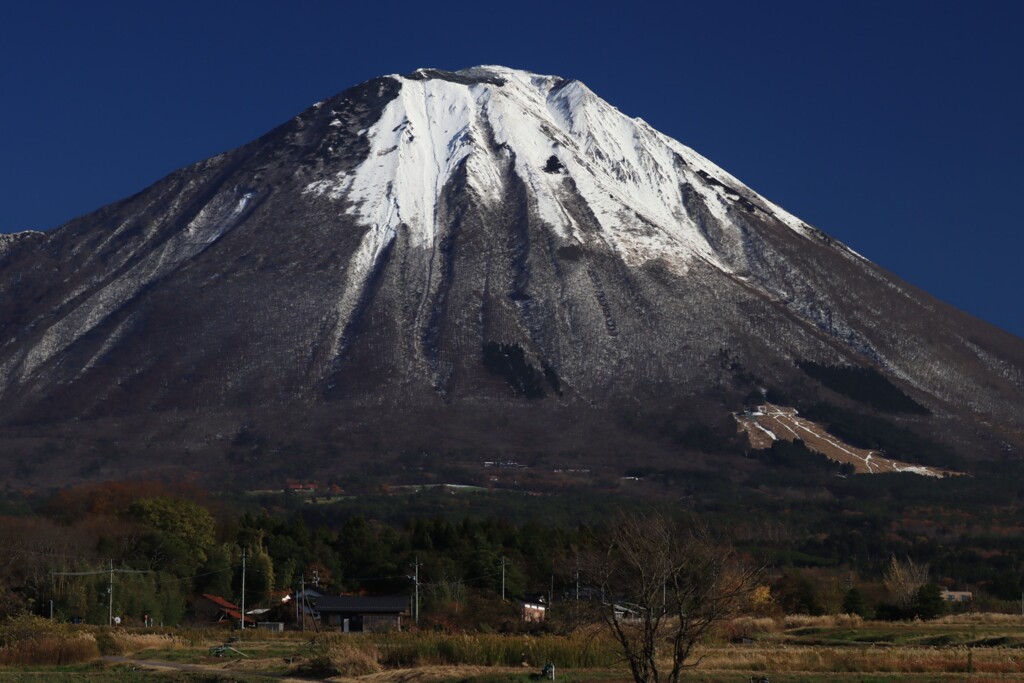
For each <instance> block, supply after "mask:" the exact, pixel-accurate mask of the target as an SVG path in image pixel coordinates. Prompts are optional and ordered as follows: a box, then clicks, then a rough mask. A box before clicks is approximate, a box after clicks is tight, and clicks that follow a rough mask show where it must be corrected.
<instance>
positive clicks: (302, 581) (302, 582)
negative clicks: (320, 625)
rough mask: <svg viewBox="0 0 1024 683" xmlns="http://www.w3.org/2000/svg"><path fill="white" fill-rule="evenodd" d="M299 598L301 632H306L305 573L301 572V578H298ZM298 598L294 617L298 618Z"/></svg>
mask: <svg viewBox="0 0 1024 683" xmlns="http://www.w3.org/2000/svg"><path fill="white" fill-rule="evenodd" d="M299 586H300V588H299V595H300V596H301V597H300V598H299V600H301V601H302V632H303V633H305V632H306V575H305V574H303V575H302V578H301V579H299ZM299 600H296V601H295V618H296V619H298V618H299Z"/></svg>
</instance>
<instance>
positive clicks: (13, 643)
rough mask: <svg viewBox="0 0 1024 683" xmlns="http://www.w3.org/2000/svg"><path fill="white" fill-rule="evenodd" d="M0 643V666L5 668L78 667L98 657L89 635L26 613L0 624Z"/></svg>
mask: <svg viewBox="0 0 1024 683" xmlns="http://www.w3.org/2000/svg"><path fill="white" fill-rule="evenodd" d="M0 643H2V646H0V664H2V665H7V666H11V665H15V666H32V665H55V666H60V665H64V664H79V663H82V662H88V661H92V660H94V659H98V658H99V656H100V650H99V646H98V645H97V643H96V639H95V638H94V637H93V635H92V634H91V633H89V632H87V631H85V630H82V629H78V628H75V627H73V626H72V625H71V624H66V623H63V622H54V621H51V620H49V619H43V618H42V617H37V616H33V615H30V614H25V615H20V616H17V617H11V618H8V619H6V620H4V621H3V622H2V623H0Z"/></svg>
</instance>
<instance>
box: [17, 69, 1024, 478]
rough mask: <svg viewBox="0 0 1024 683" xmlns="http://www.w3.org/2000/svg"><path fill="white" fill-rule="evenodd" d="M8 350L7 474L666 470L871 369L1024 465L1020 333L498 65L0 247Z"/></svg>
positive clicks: (962, 440)
mask: <svg viewBox="0 0 1024 683" xmlns="http://www.w3.org/2000/svg"><path fill="white" fill-rule="evenodd" d="M0 326H2V329H3V336H2V341H0V405H2V407H3V412H2V415H3V416H4V417H3V420H4V423H5V424H6V425H7V430H6V432H5V434H6V436H5V437H4V438H5V439H6V441H5V443H6V444H7V445H6V450H7V452H8V453H9V454H18V455H19V456H20V457H24V456H25V455H32V456H34V457H35V456H38V457H42V455H46V454H47V453H49V454H50V455H47V456H46V457H52V458H56V459H57V461H59V455H54V453H56V454H60V453H63V454H65V455H67V456H68V458H71V457H72V456H73V457H74V458H77V459H81V458H83V457H85V456H84V455H82V454H86V453H93V454H94V455H97V457H99V458H100V460H96V459H95V458H94V459H93V460H91V461H90V462H93V465H91V467H93V468H94V469H93V470H92V472H93V473H96V472H97V471H100V470H102V462H101V460H102V456H103V452H102V451H103V449H104V448H106V449H108V450H111V451H112V452H118V453H121V454H122V455H123V456H125V457H127V458H129V459H133V458H134V459H136V462H137V465H138V466H139V467H143V468H145V467H150V466H153V464H154V462H153V458H154V457H157V456H156V455H154V456H153V457H147V456H146V453H152V454H159V457H160V458H163V457H164V456H167V455H176V456H177V455H181V454H185V455H181V457H182V458H183V460H182V462H184V463H185V464H186V465H187V466H189V467H216V466H217V465H218V463H219V462H221V461H220V460H219V459H218V458H219V457H220V456H222V455H224V454H225V453H227V454H229V455H230V453H231V452H233V449H234V450H237V449H238V447H239V444H240V443H242V444H245V443H247V441H246V439H248V438H253V439H260V438H270V439H271V440H276V442H284V441H301V442H303V443H304V444H306V446H304V447H308V448H311V449H313V451H315V452H317V453H326V454H331V455H330V458H332V459H331V460H324V459H322V458H321V459H320V460H319V461H318V462H319V464H320V465H323V466H324V467H333V466H334V465H338V464H341V463H343V462H346V461H350V460H359V459H363V458H367V457H375V456H376V455H378V454H379V453H381V452H392V453H397V452H399V451H402V450H403V449H416V448H424V449H429V450H440V451H449V452H461V453H464V454H468V453H472V454H480V453H518V454H524V453H526V454H535V455H536V454H566V453H575V454H577V455H578V456H581V457H585V456H586V455H587V454H592V455H593V456H594V457H619V456H620V455H621V456H625V455H626V454H627V453H628V454H629V457H630V458H634V457H635V453H636V452H637V451H641V452H646V453H647V454H648V455H649V457H652V458H655V457H680V454H681V453H682V452H683V450H684V449H683V448H681V446H680V445H679V444H678V443H673V442H672V441H671V439H670V440H668V441H665V440H660V437H658V436H657V435H656V434H652V433H651V430H650V429H649V425H650V424H660V423H661V422H660V421H662V419H663V417H665V416H669V417H671V419H673V420H677V419H679V418H680V416H686V419H687V420H690V421H704V422H710V423H712V424H718V423H719V422H721V421H722V420H724V419H725V416H727V415H728V413H729V411H730V410H732V409H735V408H736V407H737V406H738V405H739V403H740V401H741V399H742V397H743V396H744V395H745V394H746V393H749V392H750V391H751V390H754V389H756V388H758V387H765V388H776V389H784V390H786V391H790V392H798V393H799V392H808V391H810V392H812V393H813V394H814V395H815V396H819V395H820V396H826V397H829V396H831V398H832V399H836V400H842V399H838V397H836V396H835V395H831V394H829V393H828V392H827V391H826V390H824V389H823V388H822V387H821V386H820V385H818V384H817V383H816V382H815V381H814V380H812V379H811V378H810V377H808V376H807V375H805V373H804V372H803V371H802V370H801V369H800V368H799V367H798V366H797V363H803V362H808V361H809V362H813V363H817V364H820V365H827V366H864V367H872V368H875V369H876V370H877V371H878V372H879V373H881V374H882V375H883V376H884V377H886V378H887V379H888V380H889V381H890V382H891V383H892V384H894V385H895V386H897V387H899V388H900V389H901V390H902V391H904V392H905V393H906V394H907V395H909V396H910V397H911V398H912V399H913V400H914V401H916V402H917V403H918V404H920V405H921V406H924V407H926V408H927V409H928V410H929V411H931V413H932V415H931V417H929V418H924V417H918V418H915V420H916V423H915V424H916V425H917V427H918V428H919V429H920V428H924V429H927V430H929V431H936V433H938V434H939V435H940V436H941V438H944V439H946V440H947V441H951V440H953V439H954V436H953V435H954V434H955V435H958V436H956V437H955V440H956V441H957V442H958V445H959V446H961V447H963V446H965V445H966V446H970V447H971V448H970V452H969V453H968V454H970V455H976V456H978V457H984V456H985V455H986V454H990V453H989V450H988V449H991V448H996V447H997V445H998V444H999V443H1001V442H1006V443H1007V444H1009V445H1010V447H1013V446H1020V445H1021V443H1022V441H1024V439H1022V436H1021V427H1022V421H1024V420H1022V417H1021V416H1022V415H1024V410H1022V409H1024V390H1022V388H1024V342H1022V341H1021V340H1020V339H1017V338H1016V337H1013V336H1011V335H1009V334H1006V333H1004V332H1002V331H1000V330H998V329H995V328H993V327H991V326H989V325H987V324H984V323H982V322H980V321H977V320H975V319H973V318H971V317H969V316H967V315H965V314H963V313H961V312H959V311H956V310H954V309H951V308H950V307H948V306H946V305H944V304H942V303H940V302H938V301H936V300H935V299H933V298H931V297H929V296H928V295H926V294H924V293H922V292H920V291H919V290H916V289H915V288H913V287H911V286H909V285H907V284H906V283H903V282H901V281H899V280H898V279H896V278H894V277H893V276H891V275H890V274H888V273H886V272H884V271H882V270H880V269H879V268H877V267H876V266H874V265H873V264H871V263H870V262H868V261H866V260H865V259H863V258H861V257H860V256H858V255H856V254H854V253H853V252H851V251H850V250H848V249H847V248H846V247H844V246H843V245H841V244H839V243H837V242H835V241H834V240H832V239H831V238H829V237H828V236H826V235H825V234H823V233H821V232H819V231H818V230H816V229H814V228H811V227H809V226H807V225H806V224H804V223H802V222H801V221H799V220H798V219H796V218H795V217H793V216H791V215H790V214H788V213H786V212H785V211H783V210H782V209H780V208H779V207H777V206H775V205H773V204H771V203H770V202H768V201H767V200H765V199H764V198H762V197H760V196H759V195H757V194H756V193H754V192H752V191H751V190H750V189H748V188H746V187H745V186H744V185H742V184H741V183H740V182H739V181H737V180H736V179H735V178H732V177H731V176H729V175H728V174H727V173H725V172H724V171H722V170H721V169H719V168H717V167H716V166H714V165H713V164H711V163H710V162H708V161H707V160H705V159H703V158H702V157H700V156H699V155H697V154H695V153H694V152H693V151H692V150H689V149H688V148H686V147H684V146H682V145H680V144H679V143H677V142H675V141H673V140H670V139H668V138H666V137H664V136H662V135H661V134H659V133H657V132H656V131H654V130H653V129H651V128H650V127H649V126H647V125H646V124H645V123H643V122H642V121H639V120H634V119H629V118H627V117H625V116H623V115H622V114H621V113H620V112H618V111H617V110H615V109H614V108H613V107H611V106H610V105H608V104H607V103H605V102H604V101H602V100H600V99H599V98H597V97H596V96H595V95H593V93H591V92H590V91H589V90H587V89H586V87H585V86H583V85H582V84H580V83H578V82H575V81H564V80H562V79H558V78H553V77H544V76H536V75H533V74H528V73H524V72H517V71H512V70H508V69H502V68H497V67H493V68H492V67H486V68H477V69H470V70H466V71H462V72H457V73H448V72H439V71H430V70H423V71H419V72H416V73H414V74H412V75H410V76H407V77H384V78H380V79H376V80H373V81H369V82H367V83H364V84H362V85H360V86H357V87H355V88H352V89H350V90H348V91H346V92H344V93H342V94H341V95H338V96H337V97H334V98H332V99H330V100H327V101H324V102H321V103H319V104H317V105H315V106H314V107H312V108H311V109H309V110H308V111H306V112H304V113H303V114H301V115H300V116H298V117H296V118H295V119H293V120H292V121H290V122H288V123H286V124H285V125H283V126H281V127H279V128H278V129H276V130H274V131H272V132H271V133H269V134H267V135H266V136H264V137H263V138H260V139H259V140H256V141H255V142H253V143H250V144H249V145H246V146H245V147H242V148H240V149H237V150H234V151H232V152H229V153H226V154H222V155H219V156H217V157H214V158H212V159H209V160H207V161H204V162H200V163H198V164H195V165H193V166H191V167H188V168H185V169H182V170H181V171H178V172H176V173H174V174H172V175H171V176H169V177H167V178H165V179H164V180H162V181H160V182H159V183H157V184H155V185H154V186H152V187H150V188H148V189H146V190H144V191H143V192H140V193H139V194H137V195H135V196H134V197H131V198H129V199H126V200H124V201H122V202H120V203H117V204H114V205H111V206H108V207H105V208H103V209H100V210H99V211H97V212H95V213H93V214H90V215H88V216H85V217H83V218H80V219H77V220H75V221H72V222H71V223H69V224H67V225H65V226H63V227H62V228H60V229H58V230H56V231H54V232H52V233H46V234H41V233H25V234H22V235H17V236H10V237H7V238H5V239H4V241H2V242H0ZM655 431H656V430H655ZM257 432H258V433H259V435H260V436H259V437H256V436H252V434H255V433H257ZM55 440H56V442H57V443H56V444H54V443H52V442H54V441H55ZM97 440H102V443H103V444H104V445H103V446H102V447H100V448H99V449H98V450H97V447H96V446H95V443H96V442H97ZM44 441H50V442H51V443H49V444H48V445H47V446H46V448H42V447H41V446H40V444H41V443H43V442H44ZM951 442H952V441H951ZM110 444H115V446H111V445H110ZM1006 447H1007V446H1006V445H1004V446H1003V448H1006ZM41 448H42V450H41ZM188 453H191V454H193V455H192V456H188V455H187V454H188ZM41 454H42V455H41ZM190 457H191V458H192V459H191V460H190V459H189V458H190ZM474 457H475V455H474ZM273 459H274V458H271V460H273ZM277 460H278V461H279V462H278V463H277V465H281V462H280V461H284V462H286V461H287V458H286V457H281V456H278V457H277ZM97 463H99V464H97ZM124 464H125V463H124V462H122V463H121V465H122V466H123V465H124ZM172 464H173V463H172ZM264 466H265V467H267V468H270V469H273V466H274V465H273V464H266V463H264ZM96 468H100V470H96ZM100 473H102V472H100ZM63 476H67V477H69V478H70V477H73V476H75V475H73V474H71V473H70V472H67V471H65V472H64V473H63ZM83 476H84V475H83Z"/></svg>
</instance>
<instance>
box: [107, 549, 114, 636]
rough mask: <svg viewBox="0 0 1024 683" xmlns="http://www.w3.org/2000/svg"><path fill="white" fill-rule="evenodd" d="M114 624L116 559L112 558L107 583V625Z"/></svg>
mask: <svg viewBox="0 0 1024 683" xmlns="http://www.w3.org/2000/svg"><path fill="white" fill-rule="evenodd" d="M113 625H114V560H113V558H111V560H110V581H109V583H107V626H113Z"/></svg>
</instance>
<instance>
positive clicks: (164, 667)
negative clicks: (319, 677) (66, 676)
mask: <svg viewBox="0 0 1024 683" xmlns="http://www.w3.org/2000/svg"><path fill="white" fill-rule="evenodd" d="M101 659H102V660H103V662H104V663H105V664H128V665H131V666H134V667H136V668H138V669H145V670H147V671H185V672H191V673H205V674H209V673H216V674H234V675H237V676H244V677H245V678H269V679H273V680H275V681H284V682H285V683H292V682H294V683H298V682H299V681H303V680H307V679H301V678H294V677H291V676H288V675H287V674H276V673H269V672H263V671H253V670H252V669H232V668H230V667H229V666H228V664H227V663H225V664H222V665H212V664H186V663H185V662H167V661H163V660H157V659H134V658H132V657H121V656H117V655H107V656H104V657H102V658H101Z"/></svg>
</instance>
